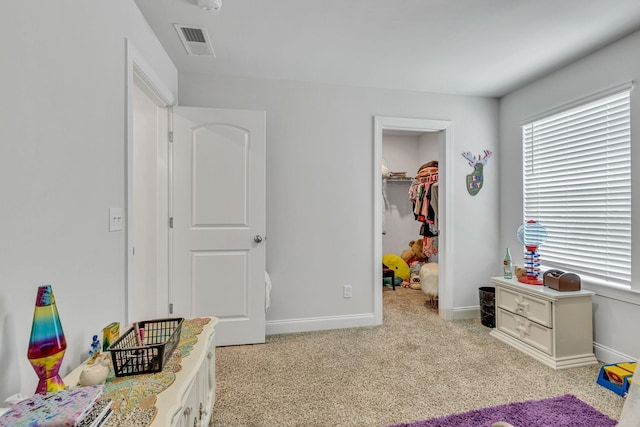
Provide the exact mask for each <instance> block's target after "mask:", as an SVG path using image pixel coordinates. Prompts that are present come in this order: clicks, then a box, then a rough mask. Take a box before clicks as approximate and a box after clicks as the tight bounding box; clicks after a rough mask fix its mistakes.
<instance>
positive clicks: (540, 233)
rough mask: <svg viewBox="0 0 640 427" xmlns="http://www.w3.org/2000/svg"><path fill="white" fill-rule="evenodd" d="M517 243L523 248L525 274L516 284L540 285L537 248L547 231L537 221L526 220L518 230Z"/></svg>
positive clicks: (545, 236) (543, 240) (541, 282)
mask: <svg viewBox="0 0 640 427" xmlns="http://www.w3.org/2000/svg"><path fill="white" fill-rule="evenodd" d="M516 234H517V237H518V241H519V242H520V243H522V244H523V245H524V247H525V249H526V250H525V251H524V268H525V270H526V274H525V275H524V276H522V277H519V278H518V282H521V283H526V284H528V285H542V284H543V281H542V278H541V275H540V254H538V247H539V246H540V245H541V244H542V243H543V242H545V241H546V240H547V229H546V228H544V227H543V226H542V225H541V224H540V223H539V222H538V221H535V220H532V219H530V220H528V221H527V222H525V223H524V224H522V225H521V226H520V228H518V231H517V233H516Z"/></svg>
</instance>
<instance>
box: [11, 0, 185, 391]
mask: <svg viewBox="0 0 640 427" xmlns="http://www.w3.org/2000/svg"><path fill="white" fill-rule="evenodd" d="M0 17H2V18H1V19H0V21H1V25H0V45H1V46H0V47H1V48H0V50H1V51H2V53H3V61H2V80H1V81H0V93H2V103H1V107H0V109H1V112H2V126H0V195H1V196H2V206H3V209H1V210H0V222H1V223H2V224H3V226H2V237H1V238H0V379H1V380H0V402H1V401H4V399H5V398H6V397H7V396H9V395H11V394H14V393H17V392H22V393H24V394H31V393H33V392H34V390H35V387H36V383H37V377H36V374H35V372H34V371H33V369H32V368H31V366H30V365H29V362H28V360H27V357H26V355H27V346H28V340H29V334H30V330H31V322H32V317H33V307H34V303H35V298H36V291H37V288H38V286H40V285H43V284H51V285H52V286H53V292H54V295H55V298H56V302H57V306H58V310H59V313H60V317H61V321H62V327H63V329H64V332H65V335H66V338H67V354H66V355H65V358H64V362H63V366H62V374H65V373H66V372H68V370H69V368H70V367H72V366H75V365H77V364H78V363H79V362H80V361H81V359H82V358H84V357H86V352H87V351H88V349H89V346H90V343H91V336H92V335H93V334H95V333H98V332H99V331H101V329H102V327H103V326H105V325H107V324H108V323H109V322H111V321H120V322H123V321H124V309H125V306H124V296H125V289H124V282H125V240H124V231H122V232H114V233H109V232H108V208H109V207H122V208H123V212H124V208H125V182H124V177H125V168H126V162H125V148H126V145H125V135H126V129H125V117H126V114H125V94H126V93H125V81H126V80H125V69H126V66H125V64H126V62H125V38H129V39H130V40H131V42H132V43H133V44H134V45H135V47H136V48H137V49H138V51H140V52H141V53H142V54H143V55H144V56H145V58H146V60H147V62H148V63H149V64H151V65H152V66H153V68H154V69H155V71H156V72H157V74H158V75H159V77H160V78H162V80H163V81H164V83H165V85H166V86H167V87H168V88H170V89H171V90H172V91H173V92H174V93H175V92H176V88H177V71H176V69H175V67H174V66H173V64H172V63H171V61H170V59H169V57H168V56H167V54H166V52H165V51H164V49H163V48H162V47H161V46H160V44H159V42H158V40H157V39H156V38H155V36H154V35H153V33H152V32H151V30H150V29H149V28H148V25H147V23H146V21H145V20H144V19H143V17H142V15H141V14H140V13H139V11H138V9H137V7H136V6H135V5H134V3H133V0H113V1H107V2H94V1H75V0H60V1H55V2H51V1H46V0H35V1H28V2H23V1H7V2H2V5H1V6H0Z"/></svg>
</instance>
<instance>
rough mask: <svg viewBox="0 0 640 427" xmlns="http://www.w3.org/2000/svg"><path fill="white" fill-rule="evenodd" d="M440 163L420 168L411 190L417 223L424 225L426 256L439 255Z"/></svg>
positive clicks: (422, 227) (421, 228) (411, 199)
mask: <svg viewBox="0 0 640 427" xmlns="http://www.w3.org/2000/svg"><path fill="white" fill-rule="evenodd" d="M438 188H439V186H438V162H437V161H433V162H429V163H425V164H424V165H422V166H420V169H419V170H418V173H417V174H416V178H415V180H414V181H413V183H412V184H411V187H410V188H409V200H410V201H411V203H413V214H414V216H415V219H416V221H419V222H421V223H422V225H421V227H420V235H421V236H423V237H422V239H423V249H422V250H423V252H424V254H425V255H426V256H432V255H436V254H437V253H438Z"/></svg>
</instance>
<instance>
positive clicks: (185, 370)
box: [64, 317, 218, 427]
mask: <svg viewBox="0 0 640 427" xmlns="http://www.w3.org/2000/svg"><path fill="white" fill-rule="evenodd" d="M185 321H186V319H185ZM217 323H218V319H217V318H215V317H212V318H210V321H209V322H208V323H207V324H206V325H204V327H203V329H202V332H200V333H199V334H198V335H197V338H198V341H197V342H196V344H195V345H194V346H193V349H192V350H191V351H190V353H189V354H188V355H187V356H186V357H184V358H183V359H182V362H181V369H180V370H179V371H178V372H176V374H175V381H174V382H173V383H172V384H171V385H170V386H169V387H168V388H167V389H166V390H164V391H162V392H160V393H159V394H157V396H156V397H157V400H156V402H155V407H156V408H157V413H156V414H155V417H154V419H153V422H152V423H151V427H194V426H195V427H206V426H208V425H209V421H210V420H211V413H212V411H213V404H214V402H215V398H216V378H215V366H216V358H215V354H216V353H215V339H214V336H215V326H216V324H217ZM84 368H86V365H85V364H84V363H83V364H81V365H80V366H78V367H77V368H76V369H74V370H73V371H72V372H71V373H69V375H67V376H66V377H64V382H65V384H67V385H74V384H77V383H78V379H79V377H80V372H82V369H84ZM127 378H131V379H133V378H135V376H131V377H127Z"/></svg>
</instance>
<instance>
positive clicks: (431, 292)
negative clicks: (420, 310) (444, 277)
mask: <svg viewBox="0 0 640 427" xmlns="http://www.w3.org/2000/svg"><path fill="white" fill-rule="evenodd" d="M438 275H439V274H438V263H437V262H428V263H426V264H423V265H422V267H421V268H420V287H421V289H422V292H424V294H425V295H426V296H427V298H428V302H429V304H430V305H431V306H432V307H437V306H438Z"/></svg>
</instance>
